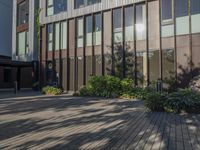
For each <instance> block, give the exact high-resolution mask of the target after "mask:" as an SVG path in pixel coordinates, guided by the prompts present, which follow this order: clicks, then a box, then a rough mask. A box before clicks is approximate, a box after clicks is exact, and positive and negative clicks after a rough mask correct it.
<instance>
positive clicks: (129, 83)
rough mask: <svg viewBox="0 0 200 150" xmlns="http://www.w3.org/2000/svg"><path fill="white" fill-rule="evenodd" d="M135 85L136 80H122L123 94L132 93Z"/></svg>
mask: <svg viewBox="0 0 200 150" xmlns="http://www.w3.org/2000/svg"><path fill="white" fill-rule="evenodd" d="M133 85H134V80H132V79H130V78H125V79H123V80H121V88H122V91H121V92H123V93H124V92H127V91H131V90H132V88H133ZM123 93H122V94H123Z"/></svg>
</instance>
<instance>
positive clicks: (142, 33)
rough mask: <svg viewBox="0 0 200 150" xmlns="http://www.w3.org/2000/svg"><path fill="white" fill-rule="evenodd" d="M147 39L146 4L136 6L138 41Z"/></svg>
mask: <svg viewBox="0 0 200 150" xmlns="http://www.w3.org/2000/svg"><path fill="white" fill-rule="evenodd" d="M144 39H146V9H145V5H144V4H140V5H136V40H144Z"/></svg>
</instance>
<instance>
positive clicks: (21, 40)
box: [17, 32, 26, 56]
mask: <svg viewBox="0 0 200 150" xmlns="http://www.w3.org/2000/svg"><path fill="white" fill-rule="evenodd" d="M17 45H18V47H17V51H18V56H21V55H25V53H26V32H20V33H18V41H17Z"/></svg>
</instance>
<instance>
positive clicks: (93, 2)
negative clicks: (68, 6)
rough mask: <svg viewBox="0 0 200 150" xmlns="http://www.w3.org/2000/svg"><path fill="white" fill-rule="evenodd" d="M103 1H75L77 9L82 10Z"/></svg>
mask: <svg viewBox="0 0 200 150" xmlns="http://www.w3.org/2000/svg"><path fill="white" fill-rule="evenodd" d="M100 2H101V0H75V8H81V7H84V6H88V5H93V4H96V3H100Z"/></svg>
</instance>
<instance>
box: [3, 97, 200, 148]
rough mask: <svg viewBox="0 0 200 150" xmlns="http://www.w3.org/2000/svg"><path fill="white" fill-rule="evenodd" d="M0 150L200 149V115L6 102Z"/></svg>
mask: <svg viewBox="0 0 200 150" xmlns="http://www.w3.org/2000/svg"><path fill="white" fill-rule="evenodd" d="M0 149H11V150H13V149H34V150H39V149H58V150H61V149H65V150H71V149H72V150H73V149H91V150H94V149H96V150H97V149H108V150H111V149H116V150H124V149H130V150H132V149H139V150H141V149H145V150H146V149H156V150H157V149H169V150H173V149H178V150H179V149H185V150H192V149H194V150H199V149H200V115H193V114H180V115H177V114H168V113H163V112H149V111H148V110H146V109H145V107H144V105H143V102H142V101H133V100H132V101H131V100H121V99H112V100H111V99H102V98H86V97H85V98H83V97H71V96H68V95H63V96H55V97H48V96H41V95H39V96H36V95H34V96H33V95H30V96H29V95H24V96H18V97H17V98H14V97H13V96H11V97H9V96H7V97H5V98H0Z"/></svg>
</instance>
